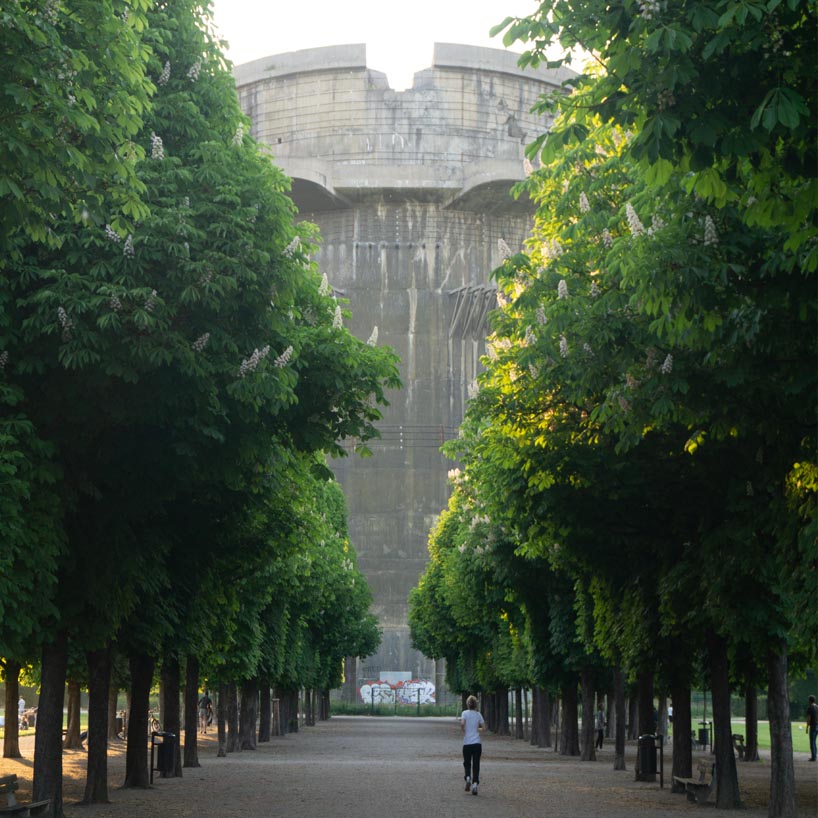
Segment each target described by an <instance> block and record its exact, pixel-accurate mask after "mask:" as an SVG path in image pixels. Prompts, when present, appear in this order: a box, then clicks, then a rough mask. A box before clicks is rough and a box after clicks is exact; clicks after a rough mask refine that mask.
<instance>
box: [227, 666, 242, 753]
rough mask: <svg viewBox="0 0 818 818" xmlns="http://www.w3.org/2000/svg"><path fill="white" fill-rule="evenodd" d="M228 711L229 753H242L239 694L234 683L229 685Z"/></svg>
mask: <svg viewBox="0 0 818 818" xmlns="http://www.w3.org/2000/svg"><path fill="white" fill-rule="evenodd" d="M226 710H227V752H228V753H236V752H241V739H240V738H239V694H238V691H237V690H236V685H235V684H234V683H233V682H230V684H229V685H227V701H226Z"/></svg>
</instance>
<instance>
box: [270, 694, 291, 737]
mask: <svg viewBox="0 0 818 818" xmlns="http://www.w3.org/2000/svg"><path fill="white" fill-rule="evenodd" d="M274 693H275V698H276V699H278V735H280V736H286V735H287V726H288V723H289V718H290V716H289V712H290V711H289V702H288V701H287V693H286V692H285V691H284V690H282V689H281V688H280V687H276V688H274Z"/></svg>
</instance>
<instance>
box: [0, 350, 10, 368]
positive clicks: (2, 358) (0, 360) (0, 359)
mask: <svg viewBox="0 0 818 818" xmlns="http://www.w3.org/2000/svg"><path fill="white" fill-rule="evenodd" d="M8 362H9V353H8V350H6V349H4V350H3V351H2V352H0V369H5V368H6V364H7V363H8Z"/></svg>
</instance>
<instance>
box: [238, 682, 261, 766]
mask: <svg viewBox="0 0 818 818" xmlns="http://www.w3.org/2000/svg"><path fill="white" fill-rule="evenodd" d="M257 719H258V680H257V679H250V680H248V681H245V682H243V683H242V686H241V713H240V715H239V741H240V742H241V749H242V750H255V749H256V746H257V745H256V721H257Z"/></svg>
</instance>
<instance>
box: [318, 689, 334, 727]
mask: <svg viewBox="0 0 818 818" xmlns="http://www.w3.org/2000/svg"><path fill="white" fill-rule="evenodd" d="M331 717H332V704H331V703H330V698H329V690H322V691H321V721H329V720H330V718H331Z"/></svg>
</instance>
